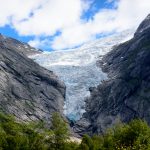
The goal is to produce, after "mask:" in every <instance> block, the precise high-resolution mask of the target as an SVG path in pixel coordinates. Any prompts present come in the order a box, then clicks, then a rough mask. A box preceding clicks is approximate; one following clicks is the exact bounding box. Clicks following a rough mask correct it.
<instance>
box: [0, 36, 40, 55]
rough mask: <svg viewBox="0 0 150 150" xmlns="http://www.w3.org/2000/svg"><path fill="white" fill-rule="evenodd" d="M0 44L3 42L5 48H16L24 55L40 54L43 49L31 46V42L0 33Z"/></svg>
mask: <svg viewBox="0 0 150 150" xmlns="http://www.w3.org/2000/svg"><path fill="white" fill-rule="evenodd" d="M0 44H2V45H3V46H4V47H5V48H9V49H15V50H16V51H18V52H19V53H22V54H24V55H27V56H28V55H35V54H40V53H41V52H42V50H40V49H36V48H34V47H31V46H30V45H29V44H27V43H24V42H20V41H18V40H16V39H14V38H11V37H6V36H4V35H2V34H0Z"/></svg>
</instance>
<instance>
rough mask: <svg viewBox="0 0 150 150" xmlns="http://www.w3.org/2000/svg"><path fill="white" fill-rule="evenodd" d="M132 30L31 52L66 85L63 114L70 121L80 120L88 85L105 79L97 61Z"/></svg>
mask: <svg viewBox="0 0 150 150" xmlns="http://www.w3.org/2000/svg"><path fill="white" fill-rule="evenodd" d="M133 32H134V31H133V30H128V31H124V32H122V33H118V34H115V35H110V36H109V37H104V38H102V39H98V40H95V41H93V42H89V43H87V44H85V45H83V46H81V47H79V48H76V49H71V50H61V51H52V52H44V53H40V54H37V55H32V56H31V57H30V58H32V59H34V60H35V61H36V62H37V63H39V64H40V65H42V66H43V67H45V68H47V69H49V70H52V71H54V72H55V73H56V74H57V75H58V76H59V78H60V79H61V80H63V81H64V83H65V85H66V101H65V107H64V109H65V110H64V113H65V115H66V116H67V117H68V118H69V119H70V120H79V119H80V118H81V116H82V114H83V113H84V112H85V102H84V100H85V99H86V97H88V96H90V92H89V88H90V87H91V86H92V87H95V86H97V85H98V84H99V83H101V81H102V80H105V79H107V74H106V73H104V72H103V71H102V70H101V68H99V67H98V66H97V64H96V62H97V60H98V59H100V58H102V56H103V55H104V54H106V53H107V52H109V51H110V50H111V49H112V47H113V46H114V45H116V44H119V43H120V42H123V41H125V40H127V39H129V38H130V37H132V36H133Z"/></svg>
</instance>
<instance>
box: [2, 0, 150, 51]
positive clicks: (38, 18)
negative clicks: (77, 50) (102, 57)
mask: <svg viewBox="0 0 150 150" xmlns="http://www.w3.org/2000/svg"><path fill="white" fill-rule="evenodd" d="M93 1H94V0H13V1H11V0H5V1H4V0H0V2H1V4H3V5H0V10H1V13H0V26H5V25H6V24H7V25H10V26H11V27H12V28H14V29H15V30H16V31H17V32H18V34H20V35H24V36H28V35H33V36H35V40H32V41H30V42H29V43H30V44H31V45H32V46H35V47H45V46H46V47H48V46H49V47H51V48H53V49H64V48H71V47H74V46H77V45H80V44H82V43H84V42H87V41H90V40H93V39H95V37H96V35H97V34H105V33H109V32H112V31H116V32H120V31H122V30H126V29H128V28H136V27H137V26H138V24H139V23H140V22H141V21H142V20H143V19H144V18H145V17H146V15H148V13H150V5H149V0H106V2H115V9H114V8H112V9H100V10H99V11H98V12H97V13H96V14H94V15H93V16H92V18H90V19H89V20H84V19H83V18H82V16H83V15H84V13H85V12H87V11H88V9H92V8H90V6H91V4H92V2H93ZM11 3H13V4H11ZM57 32H60V33H61V34H58V35H56V36H54V35H55V34H56V33H57ZM50 36H52V37H53V36H54V37H53V38H47V37H50ZM41 37H42V40H41ZM44 37H45V39H44ZM43 39H44V40H43Z"/></svg>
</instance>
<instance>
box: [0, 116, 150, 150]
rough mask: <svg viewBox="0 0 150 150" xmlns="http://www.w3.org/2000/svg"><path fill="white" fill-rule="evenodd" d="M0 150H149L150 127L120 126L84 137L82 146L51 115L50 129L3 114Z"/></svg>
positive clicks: (139, 122)
mask: <svg viewBox="0 0 150 150" xmlns="http://www.w3.org/2000/svg"><path fill="white" fill-rule="evenodd" d="M0 150H150V127H149V126H148V125H147V123H146V122H144V121H142V120H133V121H131V122H130V123H129V124H123V123H119V124H117V125H115V126H114V127H113V128H111V129H109V130H108V131H107V132H106V133H105V134H104V135H94V136H92V137H89V136H88V135H84V136H83V138H82V141H81V143H76V142H71V141H70V140H69V130H68V127H67V124H66V122H65V121H64V120H63V118H62V117H61V116H60V115H59V114H58V113H54V114H53V115H52V126H51V129H46V128H45V127H44V124H43V122H40V123H34V122H32V123H30V124H25V123H20V122H17V121H16V120H15V119H14V117H12V116H9V115H5V114H3V113H0Z"/></svg>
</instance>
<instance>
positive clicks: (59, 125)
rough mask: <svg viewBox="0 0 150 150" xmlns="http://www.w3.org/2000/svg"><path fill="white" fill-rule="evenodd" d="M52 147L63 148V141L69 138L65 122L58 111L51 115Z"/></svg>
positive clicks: (57, 149)
mask: <svg viewBox="0 0 150 150" xmlns="http://www.w3.org/2000/svg"><path fill="white" fill-rule="evenodd" d="M52 131H53V137H52V140H53V141H52V147H53V148H54V149H55V150H61V149H63V147H64V145H65V142H66V141H67V139H68V138H69V130H68V126H67V123H66V122H65V121H64V119H63V118H62V117H61V116H60V115H59V113H53V115H52Z"/></svg>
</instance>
